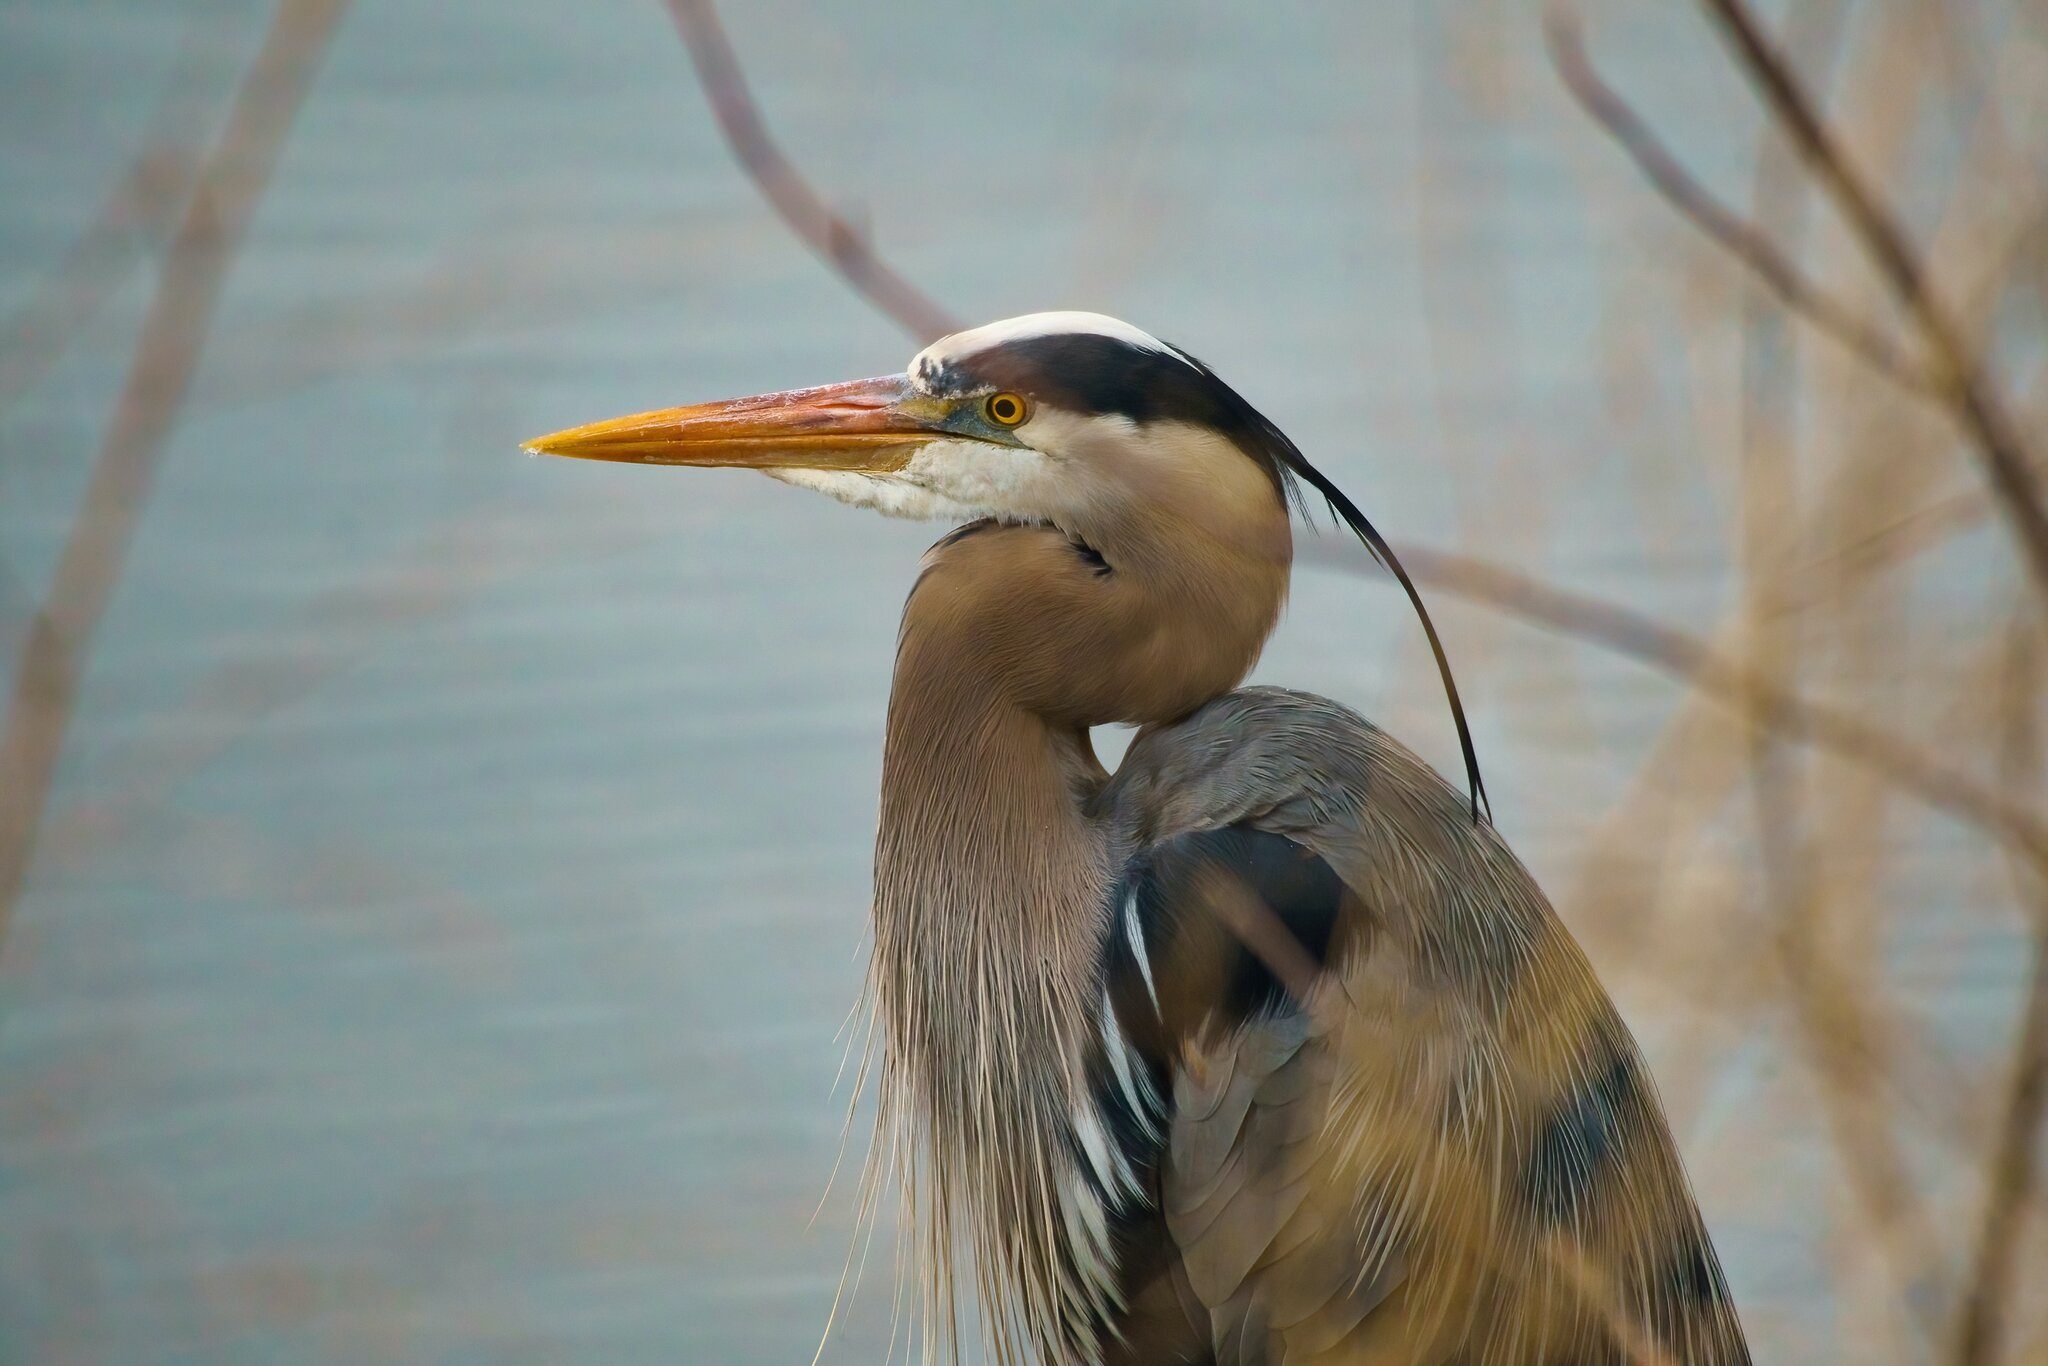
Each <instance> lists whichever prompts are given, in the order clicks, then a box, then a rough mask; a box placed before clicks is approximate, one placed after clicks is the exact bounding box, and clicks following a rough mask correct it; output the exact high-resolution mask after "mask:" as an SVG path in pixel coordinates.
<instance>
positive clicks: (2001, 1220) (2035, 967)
mask: <svg viewBox="0 0 2048 1366" xmlns="http://www.w3.org/2000/svg"><path fill="white" fill-rule="evenodd" d="M2032 626H2033V622H2032V621H2031V619H2022V620H2020V621H2016V622H2015V623H2014V624H2013V632H2012V651H2011V655H2010V659H2009V662H2008V664H2007V667H2006V671H2005V694H2006V696H2005V698H2004V702H2005V707H2004V710H2005V713H2006V724H2005V730H2006V736H2005V741H2006V743H2005V746H2004V749H2003V754H2004V756H2005V768H2006V779H2007V782H2008V783H2009V784H2011V785H2015V786H2017V785H2019V784H2022V783H2025V782H2027V781H2030V780H2032V779H2033V778H2034V777H2035V775H2037V774H2038V773H2039V772H2040V768H2041V737H2040V735H2039V733H2038V729H2037V727H2036V725H2035V708H2036V706H2037V705H2038V699H2039V697H2040V689H2041V658H2040V645H2039V640H2038V637H2037V636H2036V635H2035V634H2034V632H2033V630H2032V629H2031V628H2032ZM2013 880H2014V882H2015V883H2016V884H2017V888H2018V891H2019V894H2020V896H2021V897H2022V898H2023V899H2025V900H2027V901H2029V902H2031V903H2033V904H2035V905H2036V906H2040V905H2041V904H2042V903H2043V902H2044V901H2048V877H2044V876H2042V875H2041V873H2040V872H2039V871H2038V870H2037V869H2028V868H2024V867H2020V866H2018V865H2017V864H2015V866H2014V867H2013ZM2022 989H2023V990H2024V991H2025V992H2026V999H2025V1001H2024V1003H2023V1005H2022V1007H2021V1017H2020V1032H2019V1039H2018V1041H2017V1043H2016V1044H2015V1045H2014V1049H2013V1071H2012V1081H2011V1082H2010V1084H2009V1085H2008V1088H2007V1092H2006V1107H2005V1116H2004V1121H2003V1123H2001V1124H2000V1126H1999V1131H1998V1142H1997V1146H1996V1147H1995V1149H1994V1150H1993V1152H1992V1157H1991V1164H1990V1167H1991V1170H1990V1179H1989V1180H1988V1181H1987V1182H1986V1183H1985V1191H1984V1204H1983V1213H1982V1215H1981V1217H1980V1219H1979V1222H1978V1225H1977V1237H1976V1240H1975V1243H1974V1247H1975V1251H1974V1253H1973V1254H1972V1256H1971V1264H1970V1278H1969V1281H1968V1282H1967V1284H1968V1286H1969V1288H1968V1290H1967V1291H1966V1292H1965V1293H1964V1297H1963V1307H1962V1311H1961V1314H1960V1317H1959V1325H1958V1331H1957V1337H1956V1347H1955V1360H1956V1362H1957V1364H1958V1366H1989V1363H1991V1362H1995V1361H1997V1360H1998V1359H1999V1352H2000V1344H2001V1342H2002V1340H2003V1338H2004V1336H2005V1329H2006V1327H2007V1322H2006V1320H2007V1315H2008V1309H2009V1306H2010V1305H2011V1303H2012V1297H2013V1262H2014V1258H2015V1255H2016V1253H2017V1250H2018V1247H2019V1235H2020V1229H2021V1226H2022V1225H2023V1224H2024V1222H2025V1220H2026V1217H2027V1210H2028V1208H2029V1207H2030V1206H2031V1205H2032V1203H2033V1201H2034V1193H2035V1187H2036V1185H2037V1184H2038V1182H2039V1179H2040V1171H2039V1166H2040V1148H2041V1144H2040V1136H2041V1128H2042V1124H2043V1122H2044V1120H2048V914H2043V915H2042V916H2041V918H2040V919H2039V921H2038V922H2037V923H2036V925H2035V927H2034V942H2033V954H2032V959H2031V962H2030V966H2029V968H2028V971H2027V981H2026V984H2025V986H2024V987H2023V988H2022Z"/></svg>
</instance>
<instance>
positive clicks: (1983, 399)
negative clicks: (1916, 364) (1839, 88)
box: [1701, 0, 2048, 594]
mask: <svg viewBox="0 0 2048 1366" xmlns="http://www.w3.org/2000/svg"><path fill="white" fill-rule="evenodd" d="M1701 3H1702V4H1704V5H1705V6H1706V8H1707V10H1708V12H1709V13H1711V14H1712V15H1713V16H1714V17H1715V18H1716V19H1717V20H1719V21H1720V24H1721V27H1722V30H1723V31H1724V32H1725V33H1726V35H1727V36H1728V39H1729V42H1730V43H1731V44H1732V45H1733V47H1734V49H1735V52H1736V55H1737V57H1738V58H1739V59H1740V60H1741V62H1742V65H1743V68H1744V70H1745V71H1746V72H1747V73H1748V75H1749V78H1750V80H1751V82H1752V83H1754V84H1755V85H1756V87H1757V89H1758V91H1759V92H1760V93H1761V95H1762V96H1763V98H1764V102H1765V104H1766V106H1767V107H1768V108H1769V109H1770V110H1771V112H1772V114H1773V115H1774V116H1775V118H1776V119H1777V121H1778V123H1779V125H1780V126H1781V127H1782V129H1783V130H1784V132H1785V133H1786V135H1787V136H1788V137H1790V138H1791V140H1792V145H1793V147H1794V148H1795V149H1796V150H1797V151H1798V152H1799V154H1800V157H1801V158H1802V159H1803V160H1804V161H1805V163H1806V167H1807V170H1808V171H1810V172H1811V173H1812V174H1813V175H1814V176H1815V177H1816V178H1817V179H1818V180H1819V181H1820V183H1821V185H1822V187H1823V188H1825V189H1826V190H1827V191H1828V193H1829V195H1830V196H1831V197H1832V198H1833V199H1834V201H1835V205H1836V207H1837V208H1838V209H1839V210H1840V211H1841V214H1842V217H1843V218H1844V219H1845V220H1847V222H1848V224H1849V227H1850V229H1851V230H1852V232H1853V233H1854V235H1855V236H1856V237H1857V239H1858V240H1859V241H1861V242H1862V244H1863V248H1864V250H1865V251H1866V252H1867V253H1868V254H1869V256H1870V257H1871V260H1872V261H1873V262H1874V263H1875V264H1876V266H1877V268H1878V272H1879V274H1880V275H1882V276H1883V277H1884V279H1885V281H1886V282H1887V283H1888V284H1889V285H1890V287H1891V290H1892V293H1893V294H1894V295H1895V296H1896V297H1897V299H1898V301H1899V303H1900V304H1901V305H1902V306H1903V307H1904V308H1905V309H1906V311H1907V312H1908V313H1909V314H1911V315H1912V317H1913V318H1914V320H1915V322H1916V323H1917V324H1918V325H1919V329H1920V334H1921V337H1922V339H1923V340H1924V341H1925V342H1926V344H1927V350H1928V353H1929V360H1930V362H1931V363H1932V365H1933V367H1934V374H1935V377H1936V378H1937V379H1938V381H1939V382H1940V386H1941V389H1942V393H1943V397H1944V398H1945V400H1946V402H1947V405H1948V407H1949V409H1950V411H1951V413H1952V415H1953V416H1954V418H1955V420H1956V422H1957V424H1958V425H1960V426H1961V427H1962V428H1963V430H1964V431H1965V432H1966V433H1967V434H1968V435H1969V437H1970V440H1971V444H1972V445H1973V446H1975V448H1976V450H1977V453H1978V455H1979V457H1980V458H1981V460H1982V462H1983V464H1984V467H1985V472H1986V474H1987V475H1988V477H1989V478H1990V481H1991V485H1992V488H1993V489H1994V490H1995V491H1996V492H1997V494H1998V497H1999V500H2000V502H2001V503H2002V504H2003V506H2004V507H2005V510H2006V514H2007V516H2008V517H2010V518H2011V520H2012V524H2013V530H2014V534H2015V536H2016V537H2017V538H2018V540H2019V542H2020V549H2021V551H2022V553H2023V554H2024V555H2025V557H2026V561H2027V566H2028V568H2029V570H2030V571H2031V572H2032V574H2033V576H2034V581H2035V586H2036V587H2037V588H2039V589H2040V590H2041V591H2042V593H2044V594H2048V510H2044V508H2043V504H2042V501H2041V490H2040V484H2039V481H2038V480H2037V478H2036V476H2035V473H2034V470H2033V467H2032V465H2031V463H2030V462H2029V461H2028V459H2027V457H2026V452H2025V449H2024V447H2023V445H2022V443H2021V441H2020V438H2019V433H2018V432H2017V431H2016V430H2015V429H2014V427H2013V426H2012V423H2011V422H2010V421H2009V420H2008V418H2007V417H2006V414H2005V410H2004V407H2003V406H2002V405H2001V403H2000V402H1999V400H1998V397H1997V395H1996V393H1995V392H1994V391H1993V389H1992V387H1991V385H1990V384H1989V382H1988V381H1987V380H1986V379H1985V377H1984V374H1983V371H1982V370H1981V368H1980V367H1979V365H1978V362H1977V358H1976V356H1975V354H1974V353H1973V351H1972V349H1971V347H1970V345H1969V343H1968V342H1967V341H1966V340H1965V339H1964V337H1963V334H1962V329H1961V327H1960V326H1959V325H1958V323H1957V322H1956V320H1955V319H1954V318H1953V317H1951V316H1950V314H1949V311H1948V309H1947V307H1946V306H1944V305H1943V304H1942V302H1941V301H1940V300H1938V299H1937V298H1935V296H1934V292H1933V290H1932V289H1931V288H1930V287H1929V286H1928V284H1927V278H1926V271H1925V269H1924V267H1923V266H1922V264H1921V262H1920V260H1919V259H1918V257H1917V256H1916V255H1915V254H1914V251H1913V248H1912V247H1911V245H1910V244H1909V243H1908V242H1907V240H1906V235H1905V232H1904V230H1903V229H1901V228H1900V227H1899V225H1898V223H1897V221H1896V220H1895V219H1893V217H1892V216H1891V214H1890V213H1889V211H1887V210H1886V209H1885V208H1884V206H1883V205H1882V204H1880V203H1879V201H1878V199H1877V196H1876V194H1875V193H1874V192H1873V191H1872V190H1871V189H1870V188H1869V187H1868V186H1866V185H1865V184H1864V183H1863V180H1862V177H1861V176H1860V175H1858V174H1857V172H1856V171H1855V170H1854V168H1852V167H1851V165H1850V164H1849V161H1848V158H1847V157H1845V156H1844V155H1843V153H1842V151H1841V148H1840V146H1839V145H1838V143H1837V141H1836V139H1835V135H1834V133H1833V132H1832V131H1831V130H1830V129H1829V128H1828V126H1827V125H1826V124H1825V123H1823V122H1822V121H1821V118H1820V115H1819V114H1818V112H1817V111H1816V110H1815V107H1814V104H1813V101H1812V100H1811V99H1809V98H1808V97H1807V94H1806V92H1805V90H1804V89H1803V88H1802V87H1801V86H1800V84H1799V79H1798V77H1797V76H1796V75H1794V73H1793V71H1792V67H1791V64H1790V63H1789V62H1787V61H1786V60H1785V58H1784V56H1783V54H1781V53H1780V52H1779V51H1778V50H1777V48H1776V47H1775V46H1773V45H1772V43H1771V42H1770V40H1769V39H1767V38H1766V37H1765V36H1764V34H1763V31H1762V30H1761V29H1760V28H1759V27H1758V26H1757V23H1756V20H1755V18H1754V16H1752V15H1751V14H1750V12H1749V9H1748V6H1746V5H1745V4H1744V3H1743V2H1742V0H1701Z"/></svg>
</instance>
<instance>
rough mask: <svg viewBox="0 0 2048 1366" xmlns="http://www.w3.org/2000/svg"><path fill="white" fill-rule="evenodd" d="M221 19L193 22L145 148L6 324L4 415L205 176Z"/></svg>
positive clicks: (1, 387) (1, 385) (2, 337)
mask: <svg viewBox="0 0 2048 1366" xmlns="http://www.w3.org/2000/svg"><path fill="white" fill-rule="evenodd" d="M222 27H223V24H222V19H221V16H220V14H219V13H218V12H215V11H206V12H204V13H202V14H198V15H195V16H194V17H193V18H192V19H191V21H190V22H189V23H188V24H187V26H186V29H185V34H184V37H183V38H182V39H181V40H180V42H179V45H178V56H177V59H176V62H175V63H174V65H173V68H172V71H171V74H170V76H169V78H168V79H167V80H166V81H165V86H164V93H163V95H162V96H161V98H159V99H158V100H157V102H156V107H155V108H154V109H152V110H151V111H150V114H149V118H148V121H147V123H146V124H145V125H144V127H145V128H146V129H147V136H148V142H147V144H146V145H145V146H144V147H143V149H142V150H141V151H140V152H138V153H137V154H136V155H135V156H134V157H133V158H132V159H131V160H130V161H129V163H128V166H127V168H126V169H125V170H124V171H123V172H122V173H121V176H120V178H119V179H118V180H116V181H115V182H114V184H113V185H112V186H111V187H110V188H109V189H108V191H107V194H106V197H105V198H104V199H103V200H102V201H101V202H100V206H99V208H98V210H97V211H96V212H94V214H93V216H92V218H91V220H90V221H89V222H88V223H87V224H86V226H85V227H84V229H83V230H81V231H80V232H79V234H78V236H77V237H75V238H74V239H73V240H72V241H71V243H70V245H69V246H68V247H66V248H65V251H64V255H63V257H62V258H61V259H60V260H59V261H58V262H57V265H56V268H55V269H54V270H52V271H51V272H50V273H49V274H48V275H47V276H46V277H44V278H43V279H41V280H39V281H37V283H36V286H35V288H34V289H33V290H32V291H31V292H30V293H29V296H28V298H27V300H26V301H24V302H23V303H22V304H21V306H20V307H19V308H17V309H15V310H14V312H13V313H12V314H11V315H10V316H9V317H8V319H7V320H6V321H5V322H4V323H0V408H4V407H6V406H7V405H8V404H10V403H12V402H14V401H15V400H16V399H18V398H20V397H21V396H22V395H23V394H24V393H27V392H28V391H29V390H30V389H32V388H34V387H35V386H36V385H37V384H38V383H40V382H41V381H42V379H43V378H44V376H46V375H47V374H49V372H50V368H51V367H52V366H53V365H55V364H56V363H57V361H58V360H59V359H60V358H61V357H62V356H63V355H64V353H65V352H66V350H68V349H69V348H70V346H71V343H72V341H73V340H74V339H75V338H76V337H77V336H78V334H79V333H80V332H81V331H83V330H84V329H85V328H86V327H87V326H88V325H89V324H90V323H91V322H92V320H93V319H94V318H95V317H97V316H98V315H99V313H100V310H101V309H102V308H103V307H105V305H106V302H107V300H108V299H109V298H111V297H113V295H114V293H115V291H116V290H118V289H119V288H120V286H121V284H122V282H123V281H125V280H126V279H127V278H128V273H129V271H130V269H131V268H132V267H133V266H134V265H135V264H136V262H138V261H139V260H141V259H142V258H143V257H144V256H145V255H147V254H148V253H150V252H152V251H154V250H155V249H156V247H157V245H158V243H159V242H160V241H161V240H162V238H163V237H164V236H165V235H167V234H168V233H169V232H170V231H171V228H172V225H173V223H174V222H175V221H176V219H177V215H178V210H179V209H180V208H181V207H183V205H184V203H185V197H186V195H187V194H189V193H190V192H191V189H192V180H193V177H194V176H195V175H196V174H197V172H198V167H199V155H198V145H199V143H200V142H201V141H203V138H204V134H205V125H204V122H203V120H204V119H205V118H206V117H208V116H210V115H211V114H212V113H213V112H214V111H213V108H212V106H213V105H214V101H213V100H212V99H211V98H210V97H209V88H210V87H211V86H213V85H214V84H215V83H216V82H215V79H214V78H215V68H216V67H217V66H218V65H219V60H218V57H217V56H216V54H217V52H218V50H219V48H220V46H221V45H222V41H223V37H224V35H223V33H222V32H221V29H222Z"/></svg>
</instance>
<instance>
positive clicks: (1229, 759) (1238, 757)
mask: <svg viewBox="0 0 2048 1366" xmlns="http://www.w3.org/2000/svg"><path fill="white" fill-rule="evenodd" d="M1369 812H1370V813H1372V815H1373V817H1374V818H1375V819H1378V820H1381V821H1389V820H1391V821H1396V822H1399V823H1401V824H1404V825H1413V826H1416V827H1417V828H1439V829H1441V830H1443V831H1445V832H1464V837H1465V838H1477V839H1480V840H1481V841H1482V842H1485V843H1493V842H1495V841H1493V840H1492V838H1491V834H1490V828H1487V827H1478V826H1475V825H1474V824H1473V822H1472V821H1471V818H1470V815H1469V813H1468V811H1467V808H1466V804H1465V798H1464V797H1463V795H1462V794H1461V793H1460V792H1459V791H1458V790H1457V789H1455V788H1453V787H1452V786H1451V785H1450V784H1449V783H1448V782H1446V781H1445V780H1444V778H1443V777H1442V776H1441V775H1440V774H1438V773H1437V772H1436V771H1435V770H1434V769H1432V768H1431V767H1430V766H1429V765H1428V764H1426V763H1424V762H1423V761H1422V759H1421V758H1420V757H1418V756H1417V755H1416V754H1415V753H1414V752H1413V751H1411V750H1409V749H1408V748H1407V747H1406V746H1405V745H1403V744H1401V743H1400V741H1398V740H1396V739H1394V738H1393V737H1392V736H1391V735H1389V734H1387V733H1386V732H1385V731H1384V730H1381V729H1380V728H1379V727H1378V726H1375V725H1374V724H1373V723H1372V722H1370V721H1368V720H1366V719H1365V718H1364V717H1363V716H1361V715H1359V714H1358V713H1357V712H1355V711H1353V710H1352V709H1351V708H1349V707H1347V706H1345V705H1344V704H1343V703H1341V702H1337V701H1334V700H1332V699H1330V698H1327V697H1321V696H1318V695H1316V694H1314V693H1307V692H1297V691H1294V690H1292V689H1288V688H1269V687H1260V688H1241V689H1239V690H1237V691H1236V692H1231V693H1226V694H1224V695H1223V696H1221V697H1218V698H1217V699H1215V700H1214V701H1212V702H1210V703H1208V704H1207V705H1205V706H1203V707H1201V708H1200V709H1199V710H1197V711H1195V712H1194V713H1192V714H1191V715H1189V716H1187V717H1184V718H1183V719H1181V720H1179V721H1175V722H1171V723H1169V724H1166V725H1158V726H1147V727H1146V728H1144V729H1143V730H1141V731H1139V732H1138V735H1137V737H1136V738H1135V739H1134V740H1133V741H1132V742H1131V748H1130V751H1129V752H1128V753H1127V754H1126V755H1125V757H1124V761H1123V763H1122V764H1121V765H1120V766H1119V767H1118V769H1117V772H1116V775H1115V777H1114V778H1112V779H1111V781H1110V782H1109V783H1108V784H1107V785H1106V786H1105V787H1104V789H1103V792H1102V794H1101V796H1100V798H1099V799H1098V812H1097V814H1098V815H1099V816H1101V817H1102V818H1104V819H1107V820H1109V821H1111V822H1112V823H1114V824H1115V825H1117V826H1118V827H1119V829H1120V831H1121V832H1122V833H1123V834H1124V835H1125V836H1126V837H1127V838H1129V839H1131V840H1132V841H1134V842H1137V843H1152V842H1156V841H1159V840H1163V839H1170V838H1172V837H1174V836H1176V835H1180V834H1184V833H1187V832H1189V831H1193V830H1202V829H1213V828H1215V827H1218V826H1223V825H1233V824H1241V823H1247V824H1254V825H1260V826H1263V827H1265V828H1271V829H1276V830H1285V829H1289V828H1294V829H1307V828H1310V827H1315V826H1323V827H1328V826H1331V825H1338V826H1342V825H1346V824H1351V823H1355V822H1357V821H1359V820H1362V819H1365V818H1366V817H1367V815H1368V813H1369Z"/></svg>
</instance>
